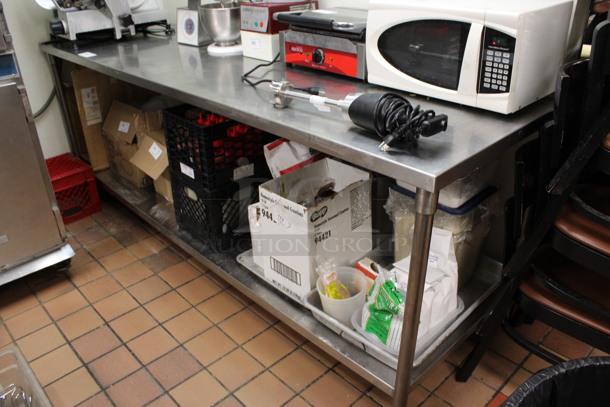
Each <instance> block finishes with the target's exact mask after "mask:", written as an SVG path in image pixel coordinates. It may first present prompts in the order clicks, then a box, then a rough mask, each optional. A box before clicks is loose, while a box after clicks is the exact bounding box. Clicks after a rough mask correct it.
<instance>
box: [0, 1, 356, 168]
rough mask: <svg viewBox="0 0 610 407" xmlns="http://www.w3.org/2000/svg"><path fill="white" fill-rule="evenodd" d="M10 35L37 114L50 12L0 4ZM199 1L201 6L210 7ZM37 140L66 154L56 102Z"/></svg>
mask: <svg viewBox="0 0 610 407" xmlns="http://www.w3.org/2000/svg"><path fill="white" fill-rule="evenodd" d="M0 1H1V2H2V4H3V5H4V14H5V16H6V20H7V23H8V26H9V30H10V32H11V34H12V35H13V42H14V45H15V52H16V54H17V59H18V61H19V67H20V68H21V74H22V76H23V81H24V82H25V87H26V89H27V92H28V95H29V97H30V104H31V105H32V110H33V111H37V110H38V109H39V108H40V107H41V106H42V105H43V104H44V102H45V101H46V100H47V97H48V96H49V94H50V93H51V89H52V87H53V81H52V77H51V70H50V67H49V64H48V62H47V59H46V57H45V56H44V55H43V54H42V53H41V52H40V50H39V49H38V44H40V43H41V42H44V41H47V40H48V39H49V34H48V21H49V20H50V19H51V18H52V16H53V15H52V12H51V11H49V10H45V9H43V8H42V7H40V6H38V4H36V1H35V0H0ZM162 2H163V5H164V7H165V8H166V9H167V10H168V14H169V20H170V23H171V24H172V25H175V24H176V8H178V7H186V6H187V3H188V0H162ZM210 2H211V1H210V0H203V1H202V3H210ZM319 3H320V7H321V8H329V7H341V6H343V7H356V8H367V7H368V0H319ZM36 129H37V130H38V138H39V139H40V144H41V146H42V151H43V153H44V156H45V157H46V158H48V157H53V156H56V155H59V154H62V153H65V152H68V151H70V145H69V141H68V136H67V131H66V129H65V127H64V123H63V121H62V118H61V113H60V110H59V104H58V103H57V99H55V100H54V101H53V103H52V104H51V106H49V108H48V109H47V111H46V112H45V113H44V114H43V115H42V116H40V117H39V118H38V119H36Z"/></svg>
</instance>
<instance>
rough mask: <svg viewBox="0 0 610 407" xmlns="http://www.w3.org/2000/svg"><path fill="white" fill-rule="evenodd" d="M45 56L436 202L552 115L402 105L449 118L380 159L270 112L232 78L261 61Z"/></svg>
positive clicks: (314, 125) (373, 143)
mask: <svg viewBox="0 0 610 407" xmlns="http://www.w3.org/2000/svg"><path fill="white" fill-rule="evenodd" d="M42 50H43V51H44V52H45V53H48V54H50V55H53V56H56V57H59V58H61V59H64V60H67V61H71V62H74V63H76V64H78V65H81V66H85V67H88V68H91V69H93V70H96V71H99V72H102V73H105V74H108V75H110V76H113V77H116V78H119V79H122V80H125V81H127V82H130V83H133V84H135V85H138V86H142V87H145V88H148V89H151V90H153V91H155V92H158V93H161V94H164V95H167V96H170V97H174V98H176V99H178V100H180V101H183V102H186V103H191V104H193V105H195V106H198V107H201V108H204V109H209V110H211V111H214V112H216V113H219V114H222V115H225V116H228V117H230V118H232V119H235V120H239V121H242V122H244V123H247V124H250V125H252V126H255V127H258V128H260V129H263V130H266V131H269V132H271V133H274V134H277V135H279V136H283V137H286V138H289V139H291V140H295V141H299V142H302V143H303V144H306V145H308V146H310V147H313V148H316V149H319V150H320V151H323V152H326V153H328V154H331V155H333V156H335V157H339V158H342V159H345V160H347V161H350V162H352V163H355V164H358V165H360V166H363V167H366V168H368V169H370V170H373V171H376V172H378V173H381V174H383V175H386V176H389V177H392V178H394V179H397V180H399V181H404V182H407V183H409V184H411V185H414V186H415V187H419V188H421V189H424V190H426V191H430V192H436V191H438V190H440V189H441V188H443V187H445V186H446V185H448V184H450V183H451V182H453V181H454V180H456V179H459V178H461V177H463V176H466V175H468V174H469V173H470V172H471V171H472V170H474V169H476V168H478V167H482V166H484V165H486V164H488V163H490V162H491V161H493V160H494V159H496V158H497V157H498V156H499V155H500V153H501V152H503V151H505V150H506V149H507V148H508V147H509V146H511V145H513V144H514V143H515V142H516V141H517V140H519V139H521V138H523V137H524V136H526V135H529V134H531V133H532V132H534V131H535V130H536V129H537V126H539V125H540V124H541V120H543V118H545V117H546V115H547V114H548V113H550V112H551V111H552V99H551V98H550V97H547V98H545V99H544V100H542V101H539V102H536V103H535V104H533V105H531V106H529V107H527V108H525V109H523V110H522V111H520V112H518V113H516V114H512V115H508V116H504V115H501V114H498V113H492V112H486V111H482V110H479V109H474V108H469V107H464V106H459V105H456V104H450V103H446V102H442V101H438V100H432V99H428V98H424V97H419V96H414V95H413V96H412V95H408V98H409V100H410V101H411V103H413V104H420V105H421V106H422V108H425V109H433V110H435V111H436V112H437V113H444V114H447V115H448V116H449V126H448V128H447V131H446V132H443V133H441V134H438V135H435V136H433V137H430V138H420V140H419V143H418V147H417V149H415V150H414V151H400V150H396V151H394V152H388V153H383V152H381V151H379V150H378V148H377V146H378V145H379V143H380V139H379V138H378V137H377V136H376V135H374V134H371V133H369V132H367V131H365V130H363V129H360V128H358V127H357V126H355V125H354V124H352V123H351V121H349V120H348V119H345V118H344V117H343V115H342V114H340V113H339V112H338V111H336V110H333V111H331V112H329V113H326V112H319V111H318V110H317V109H316V108H315V107H314V106H313V105H311V104H309V103H307V102H303V101H296V100H295V101H294V102H293V103H292V104H291V105H290V106H289V107H288V108H287V109H275V108H273V107H272V106H271V104H270V102H269V101H270V99H271V92H270V91H269V89H268V85H267V84H261V85H259V86H258V87H257V88H256V89H255V88H252V87H250V86H247V85H245V84H244V83H243V82H242V81H241V75H242V74H243V73H244V72H246V71H248V70H249V69H251V68H252V67H254V66H255V65H257V64H259V63H261V62H262V61H258V60H254V59H250V58H244V57H242V56H229V57H214V56H210V55H208V53H207V51H206V48H205V47H202V48H197V47H191V46H188V45H180V44H177V42H176V39H175V38H168V39H166V38H156V37H135V38H129V39H126V40H123V41H120V42H112V41H111V42H101V43H90V44H87V45H77V44H76V43H70V42H63V43H52V44H46V45H42ZM252 77H253V78H266V79H276V80H279V79H287V80H289V81H291V82H293V83H294V84H295V86H301V87H309V86H318V87H322V88H324V89H325V91H326V95H327V96H328V97H330V98H335V99H341V98H343V97H345V96H346V95H347V94H349V93H354V92H370V91H389V90H388V89H383V88H378V87H375V86H372V85H369V84H366V83H364V82H362V81H359V80H355V79H349V78H343V77H340V76H336V75H332V74H326V73H323V72H319V71H315V70H307V69H302V68H285V67H284V65H283V64H282V63H276V64H274V65H273V66H272V67H264V68H261V69H259V70H257V71H256V72H255V73H254V74H253V75H252Z"/></svg>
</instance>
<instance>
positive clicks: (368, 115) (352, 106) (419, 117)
mask: <svg viewBox="0 0 610 407" xmlns="http://www.w3.org/2000/svg"><path fill="white" fill-rule="evenodd" d="M269 88H270V89H271V91H272V92H273V99H272V100H271V104H272V105H273V107H276V108H282V109H283V108H285V107H287V106H288V105H289V104H290V102H291V101H292V99H300V100H306V101H308V102H309V103H311V104H313V105H314V106H316V107H317V108H318V110H321V111H330V108H331V107H333V108H336V109H339V110H340V111H341V112H342V113H343V115H344V116H345V117H346V119H349V120H351V121H352V122H353V123H354V124H356V125H358V126H360V127H362V128H364V129H367V130H369V131H372V132H375V133H376V134H377V135H378V136H379V137H381V138H382V139H383V141H382V143H381V144H380V145H379V149H380V150H382V151H384V152H385V151H388V150H389V149H390V147H393V146H394V145H396V144H397V143H398V142H406V143H407V146H412V145H414V144H415V143H416V142H417V139H418V138H419V137H420V136H423V137H430V136H432V135H434V134H437V133H440V132H442V131H445V130H447V121H448V118H447V115H444V114H441V115H436V114H435V113H434V111H433V110H421V109H420V107H419V106H416V107H413V106H412V105H411V103H409V101H408V100H407V99H406V98H405V97H403V96H401V95H398V94H395V93H352V94H349V95H347V96H346V97H345V98H344V99H340V100H336V99H329V98H327V97H325V96H321V95H312V94H309V93H306V92H301V91H296V90H294V86H293V85H292V83H290V82H287V81H273V82H271V85H270V86H269Z"/></svg>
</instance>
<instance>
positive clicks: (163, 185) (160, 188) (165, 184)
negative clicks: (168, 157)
mask: <svg viewBox="0 0 610 407" xmlns="http://www.w3.org/2000/svg"><path fill="white" fill-rule="evenodd" d="M153 183H154V184H155V191H157V193H158V194H159V195H161V196H163V197H164V198H165V199H167V200H168V201H170V202H171V203H174V196H173V195H172V181H171V176H170V174H169V168H168V169H166V170H165V171H163V174H161V176H159V178H157V179H156V180H154V182H153Z"/></svg>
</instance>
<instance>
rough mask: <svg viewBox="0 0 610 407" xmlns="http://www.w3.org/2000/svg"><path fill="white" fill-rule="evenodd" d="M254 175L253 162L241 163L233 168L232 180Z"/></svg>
mask: <svg viewBox="0 0 610 407" xmlns="http://www.w3.org/2000/svg"><path fill="white" fill-rule="evenodd" d="M253 175H254V163H252V164H248V165H242V166H241V167H237V168H235V169H234V170H233V180H234V181H237V180H238V179H242V178H246V177H251V176H253Z"/></svg>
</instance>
